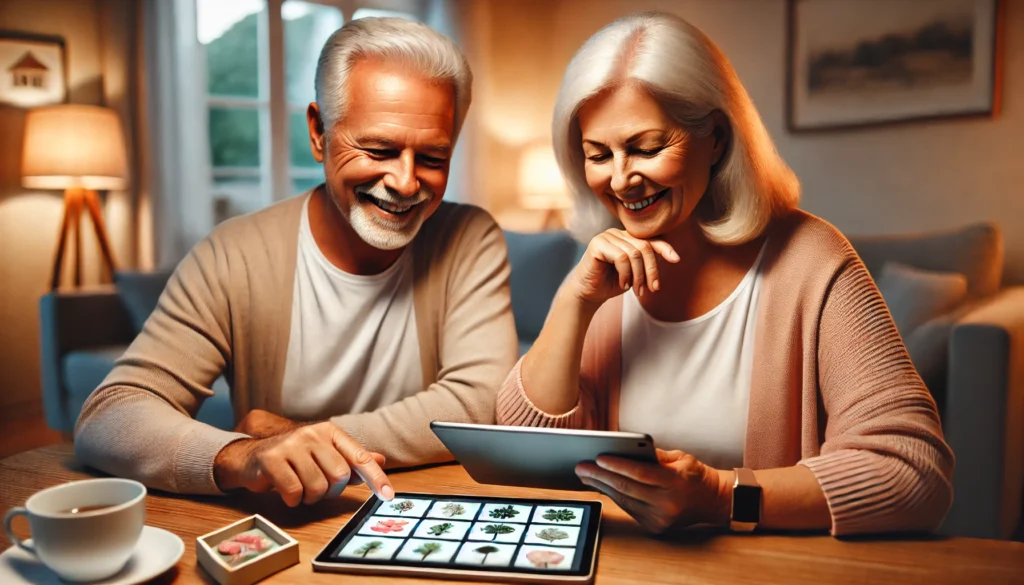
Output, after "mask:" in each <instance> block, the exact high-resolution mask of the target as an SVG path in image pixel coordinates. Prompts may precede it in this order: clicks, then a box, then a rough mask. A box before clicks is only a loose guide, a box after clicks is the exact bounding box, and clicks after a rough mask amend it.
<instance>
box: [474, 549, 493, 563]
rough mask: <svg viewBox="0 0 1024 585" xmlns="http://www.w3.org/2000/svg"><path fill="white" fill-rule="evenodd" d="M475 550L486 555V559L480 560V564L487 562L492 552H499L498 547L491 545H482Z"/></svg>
mask: <svg viewBox="0 0 1024 585" xmlns="http://www.w3.org/2000/svg"><path fill="white" fill-rule="evenodd" d="M474 552H478V553H480V554H482V555H484V560H482V561H480V564H481V565H482V564H484V563H486V562H487V557H488V556H490V554H491V553H496V552H498V547H496V546H491V545H487V546H481V547H480V548H478V549H476V550H475V551H474Z"/></svg>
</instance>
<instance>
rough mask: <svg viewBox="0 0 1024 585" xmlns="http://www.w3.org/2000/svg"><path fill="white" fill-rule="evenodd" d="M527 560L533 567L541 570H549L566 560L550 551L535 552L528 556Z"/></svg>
mask: <svg viewBox="0 0 1024 585" xmlns="http://www.w3.org/2000/svg"><path fill="white" fill-rule="evenodd" d="M526 560H528V561H530V562H531V563H533V566H535V567H537V568H540V569H547V568H548V567H549V566H551V565H557V564H559V563H561V562H562V561H564V560H565V557H564V556H562V555H560V554H558V553H556V552H552V551H549V550H535V551H533V552H530V553H527V554H526Z"/></svg>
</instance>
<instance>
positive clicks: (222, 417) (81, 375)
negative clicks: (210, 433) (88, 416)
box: [62, 346, 235, 431]
mask: <svg viewBox="0 0 1024 585" xmlns="http://www.w3.org/2000/svg"><path fill="white" fill-rule="evenodd" d="M126 349H128V348H127V346H109V347H99V348H93V349H89V350H79V351H72V352H68V354H67V355H65V356H64V365H63V370H64V371H63V372H62V376H63V382H64V387H65V388H67V390H68V396H67V400H68V405H67V412H68V413H69V415H70V416H73V417H75V419H77V418H78V416H79V415H80V414H81V412H82V406H84V405H85V401H86V399H87V398H89V395H90V394H92V393H93V391H94V390H96V388H98V387H99V385H100V384H102V383H103V380H104V379H105V378H106V377H107V374H109V373H110V370H112V369H114V362H115V361H116V360H117V359H118V358H119V357H121V354H123V353H124V352H125V350H126ZM213 392H214V394H213V396H211V397H210V398H207V399H206V400H205V401H203V405H202V406H200V407H199V412H198V413H197V414H196V420H198V421H200V422H204V423H206V424H208V425H212V426H215V427H217V428H219V429H224V430H226V431H230V430H231V429H233V428H234V427H235V413H234V410H233V409H232V408H231V390H230V388H228V384H227V382H226V381H225V380H224V378H217V380H216V381H215V382H214V383H213ZM74 425H75V420H71V421H67V424H66V426H65V428H67V429H68V430H70V429H72V428H74Z"/></svg>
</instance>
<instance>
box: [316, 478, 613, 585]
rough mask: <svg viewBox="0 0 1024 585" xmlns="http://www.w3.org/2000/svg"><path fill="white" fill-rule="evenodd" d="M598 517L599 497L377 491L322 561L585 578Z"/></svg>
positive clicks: (319, 558)
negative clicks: (383, 496) (382, 496)
mask: <svg viewBox="0 0 1024 585" xmlns="http://www.w3.org/2000/svg"><path fill="white" fill-rule="evenodd" d="M600 520H601V504H600V502H588V501H562V500H524V499H512V498H481V497H475V496H439V495H433V494H411V493H399V494H397V495H396V496H395V499H394V500H392V501H391V502H382V501H381V500H379V499H377V497H376V496H372V497H371V498H370V499H369V500H367V502H366V504H364V505H363V507H362V508H360V509H359V511H358V512H356V514H355V515H354V516H353V517H352V519H351V520H350V521H349V522H348V524H346V525H345V527H344V528H343V529H342V530H341V531H340V532H339V533H338V535H337V536H336V537H335V538H334V540H333V541H331V543H330V544H329V545H328V546H327V547H325V548H324V550H323V551H322V552H321V553H320V555H319V556H318V557H317V559H316V562H317V563H327V564H339V565H366V566H378V567H403V568H431V569H445V570H454V571H471V572H480V571H487V572H501V573H522V574H538V573H540V574H545V575H559V574H560V575H565V576H585V575H589V574H590V572H591V570H592V568H593V557H594V554H595V550H596V548H597V534H598V527H599V525H600Z"/></svg>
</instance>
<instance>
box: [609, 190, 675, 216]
mask: <svg viewBox="0 0 1024 585" xmlns="http://www.w3.org/2000/svg"><path fill="white" fill-rule="evenodd" d="M668 192H669V190H668V189H667V188H666V189H662V190H661V191H658V192H657V193H655V194H654V195H651V196H650V197H645V198H644V199H634V200H632V201H623V200H622V199H619V203H620V204H621V205H622V207H624V208H625V209H626V210H627V211H628V212H629V214H630V215H632V216H640V215H647V214H649V213H653V212H654V211H657V209H656V204H657V203H658V202H659V201H661V200H662V199H664V197H665V195H668Z"/></svg>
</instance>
